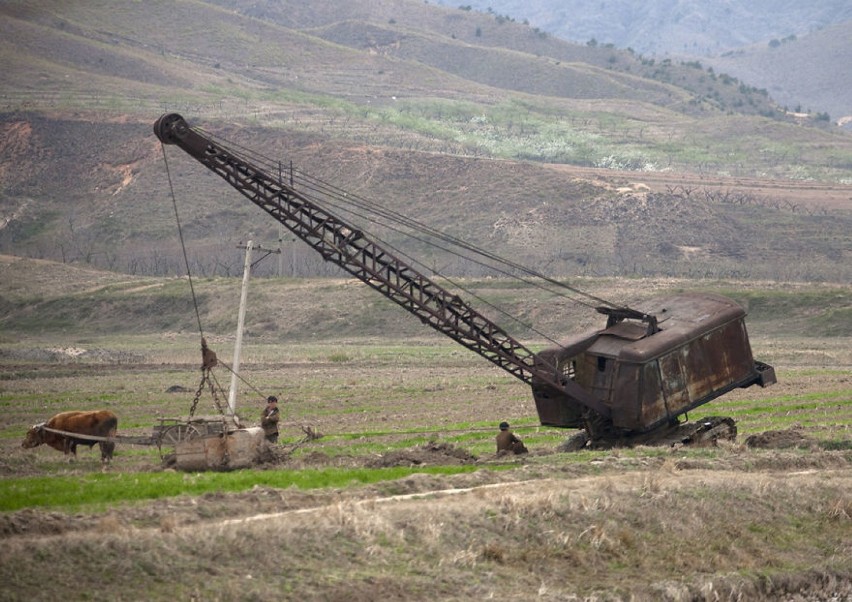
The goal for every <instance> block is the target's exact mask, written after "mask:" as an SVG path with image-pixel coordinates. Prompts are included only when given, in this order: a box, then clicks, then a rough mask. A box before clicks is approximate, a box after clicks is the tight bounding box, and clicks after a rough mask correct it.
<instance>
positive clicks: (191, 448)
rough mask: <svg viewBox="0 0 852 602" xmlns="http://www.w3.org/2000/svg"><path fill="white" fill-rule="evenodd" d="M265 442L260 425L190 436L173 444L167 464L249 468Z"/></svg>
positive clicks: (257, 459) (188, 467)
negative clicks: (171, 453) (173, 449)
mask: <svg viewBox="0 0 852 602" xmlns="http://www.w3.org/2000/svg"><path fill="white" fill-rule="evenodd" d="M265 445H266V441H265V438H264V435H263V429H262V428H260V427H251V428H245V429H238V430H235V431H231V432H228V433H221V434H218V435H216V434H210V435H204V436H200V437H191V438H187V439H184V440H182V441H179V442H178V443H177V444H176V445H175V452H174V456H173V457H170V458H169V466H172V467H174V468H177V469H178V470H234V469H238V468H249V467H251V466H254V465H256V464H258V463H259V462H260V458H261V456H262V454H263V450H264V447H265Z"/></svg>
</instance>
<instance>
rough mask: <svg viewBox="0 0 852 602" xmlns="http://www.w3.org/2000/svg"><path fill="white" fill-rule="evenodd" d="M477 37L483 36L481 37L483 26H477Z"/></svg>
mask: <svg viewBox="0 0 852 602" xmlns="http://www.w3.org/2000/svg"><path fill="white" fill-rule="evenodd" d="M476 37H477V38H481V37H482V28H481V27H477V28H476Z"/></svg>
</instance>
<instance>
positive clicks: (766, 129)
mask: <svg viewBox="0 0 852 602" xmlns="http://www.w3.org/2000/svg"><path fill="white" fill-rule="evenodd" d="M107 6H108V8H109V10H106V8H107ZM0 15H2V16H3V18H2V20H0V24H2V25H0V26H2V28H3V34H4V35H3V36H2V37H0V44H2V45H3V48H4V50H5V51H6V55H5V56H7V57H9V61H8V63H9V68H8V69H4V70H2V71H0V90H2V93H3V94H2V96H0V102H2V103H3V105H4V106H5V109H6V110H5V112H4V113H2V114H0V131H2V138H0V178H2V189H0V218H2V219H0V251H2V252H5V253H11V254H22V255H30V256H34V257H43V258H49V259H54V260H59V261H67V262H79V263H84V264H90V265H94V266H99V267H106V268H109V269H115V270H121V271H126V272H130V273H134V274H174V273H182V272H183V271H184V269H185V268H184V266H183V265H182V263H183V260H182V254H181V252H180V248H179V241H178V237H177V228H176V219H175V211H174V206H173V201H176V202H177V206H178V208H179V214H180V217H181V220H182V222H183V226H184V229H183V234H184V235H185V237H186V240H187V242H188V246H189V252H190V258H191V263H192V266H193V268H194V269H195V270H197V272H198V273H200V274H203V275H209V274H214V273H215V274H234V273H236V272H237V271H238V270H239V269H240V266H241V263H242V261H241V257H240V252H239V251H238V250H237V249H236V246H237V244H238V243H239V242H240V241H244V240H246V239H247V238H248V237H249V236H252V237H254V238H255V239H256V240H262V241H264V242H267V244H270V243H273V242H276V241H277V239H278V238H279V232H278V231H277V226H276V224H275V223H274V222H273V223H270V222H269V221H268V220H265V219H264V218H262V217H261V216H259V215H258V214H257V213H256V212H254V211H253V210H252V208H250V207H246V206H244V205H243V204H242V203H241V201H239V200H238V199H237V198H236V197H235V196H234V193H233V192H232V191H231V190H230V189H229V188H228V187H227V185H225V184H223V183H222V182H217V181H216V180H215V179H214V178H212V177H211V176H210V175H209V174H207V173H205V172H204V170H203V169H201V168H199V167H198V166H197V165H195V164H194V163H193V162H192V161H190V160H189V159H188V158H187V157H185V156H182V155H181V154H180V153H179V152H178V151H176V150H175V149H173V148H172V149H167V150H166V151H165V153H166V159H167V161H168V163H165V162H164V160H163V153H164V150H163V149H162V148H161V147H160V146H159V144H158V142H157V141H156V139H155V138H154V136H153V134H152V132H151V125H152V124H153V122H154V120H155V119H156V118H157V117H158V116H159V115H160V114H162V113H163V112H164V111H179V112H181V113H183V114H184V115H185V116H186V117H187V118H188V119H189V120H190V122H191V123H192V124H193V125H197V126H199V127H202V128H204V129H205V130H207V131H210V132H212V133H214V134H215V135H217V136H221V137H223V138H226V139H228V140H230V141H232V142H233V143H234V144H238V145H241V146H244V147H246V148H249V149H252V150H253V151H255V152H257V153H260V154H262V155H264V156H266V157H268V158H271V159H272V160H273V161H274V162H278V164H279V165H280V166H281V171H282V175H283V173H284V172H286V170H288V169H289V168H290V166H291V165H292V166H293V167H294V168H295V169H299V170H304V171H307V172H309V173H310V174H311V175H313V176H315V177H317V178H319V179H321V180H323V181H324V182H327V183H329V184H330V185H333V186H335V187H338V188H340V189H342V190H346V191H349V192H351V193H353V194H358V195H360V196H363V197H364V198H367V199H370V200H371V201H376V202H378V203H381V204H384V205H386V206H388V207H389V208H391V209H392V210H396V211H399V212H401V213H404V214H406V215H408V216H410V217H411V218H414V219H417V220H420V221H422V222H425V223H427V224H429V225H430V226H433V227H435V228H439V229H444V230H446V231H447V232H448V233H450V234H452V235H454V236H457V237H459V238H461V239H464V240H468V241H470V242H471V243H473V244H475V245H479V246H482V247H485V248H487V249H489V250H490V251H491V252H494V253H497V254H498V255H502V256H509V257H512V258H514V259H516V260H518V261H520V262H523V263H526V264H529V265H533V266H536V267H539V268H541V269H546V270H548V271H550V272H552V273H553V274H556V275H574V274H591V275H613V274H615V275H674V276H693V277H708V276H709V277H716V276H722V277H727V276H733V277H753V278H780V279H798V280H829V281H837V280H844V279H848V278H849V269H850V268H849V265H850V262H849V247H850V245H849V236H850V234H849V232H850V231H852V228H850V227H849V220H850V215H849V211H848V209H849V200H850V198H852V193H850V191H849V181H850V179H849V177H850V163H849V159H848V158H849V156H850V154H852V139H850V138H849V137H848V135H845V134H843V133H841V132H838V131H836V130H834V129H833V128H831V127H830V126H829V125H828V124H824V123H820V122H819V121H814V120H811V121H808V120H805V121H803V122H797V121H795V120H793V119H792V118H791V117H789V116H788V115H785V114H784V112H783V111H781V110H780V108H779V107H775V106H773V105H772V103H771V100H770V99H768V98H767V97H766V96H765V95H763V94H761V93H760V91H759V90H755V89H753V88H751V87H749V86H747V85H745V84H744V83H742V82H738V81H736V80H732V79H731V78H727V79H726V78H724V77H721V76H719V75H717V74H715V73H712V72H710V71H708V70H705V69H704V68H702V67H701V66H700V65H694V64H679V63H677V62H673V61H661V62H654V61H646V60H642V59H640V58H639V57H635V56H633V55H632V54H631V53H629V52H623V51H617V50H615V49H612V48H605V47H590V46H588V45H575V44H569V43H567V42H564V41H560V40H557V39H555V38H553V37H552V36H546V35H541V32H539V31H536V29H535V28H533V27H530V26H529V25H526V24H523V23H517V22H513V21H509V20H505V19H501V18H498V17H496V16H495V15H489V14H484V13H476V12H474V11H467V10H460V9H457V8H454V9H449V8H444V7H438V6H432V5H428V4H423V3H420V2H414V1H407V0H394V1H391V0H387V1H384V2H372V3H366V2H364V3H361V2H353V3H347V4H346V5H345V8H343V9H341V8H340V6H339V3H336V2H312V3H310V4H309V5H308V4H305V3H303V2H295V1H292V2H283V3H276V2H255V3H249V2H244V1H237V0H233V1H230V2H224V1H222V2H176V3H169V4H150V3H136V2H118V3H115V2H110V3H106V2H104V3H98V2H91V3H72V4H68V3H64V2H57V1H54V0H39V1H37V2H20V1H12V2H7V3H4V4H2V5H0ZM166 165H168V166H169V167H170V171H169V172H166V169H165V167H166ZM173 194H174V198H172V195H173ZM359 225H360V226H362V227H363V228H364V229H365V230H367V231H373V230H376V229H378V230H379V232H377V234H379V235H387V236H388V237H389V239H390V241H391V242H392V243H393V244H398V245H400V246H401V247H402V248H406V249H407V250H408V252H410V253H412V255H413V256H415V257H418V258H421V259H422V260H423V261H424V262H426V263H427V264H431V265H434V266H436V267H442V268H447V269H449V271H450V272H451V273H455V274H459V275H481V273H482V272H481V271H480V269H479V268H477V267H474V266H472V265H471V264H470V263H469V262H466V261H465V260H458V259H453V258H449V259H448V258H446V257H442V256H440V254H438V253H437V252H436V251H434V250H433V249H431V248H427V247H424V246H423V245H422V243H420V242H418V241H416V240H413V239H409V238H408V237H407V236H403V235H401V234H397V233H393V232H387V231H384V230H382V228H381V227H378V228H377V226H376V224H372V223H363V224H359ZM281 246H282V248H283V249H284V250H285V254H286V255H287V257H288V261H287V262H286V268H287V269H286V272H287V273H291V274H297V275H308V274H310V275H323V274H329V273H334V272H329V271H328V269H327V268H325V267H324V266H323V265H322V264H321V262H320V261H319V260H318V259H317V258H316V257H314V256H313V255H312V253H311V252H310V251H308V250H307V249H305V248H303V247H301V246H299V245H298V244H294V243H293V242H291V241H290V239H288V238H286V237H285V239H284V240H283V241H282V243H281ZM262 269H266V270H267V271H274V270H273V269H272V268H269V267H265V268H262ZM282 271H285V270H282Z"/></svg>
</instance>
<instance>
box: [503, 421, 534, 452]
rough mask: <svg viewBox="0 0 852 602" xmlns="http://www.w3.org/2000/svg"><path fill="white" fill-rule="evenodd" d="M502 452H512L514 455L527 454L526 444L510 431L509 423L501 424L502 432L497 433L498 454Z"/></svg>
mask: <svg viewBox="0 0 852 602" xmlns="http://www.w3.org/2000/svg"><path fill="white" fill-rule="evenodd" d="M500 452H512V453H513V454H525V453H527V448H526V446H525V445H524V442H523V441H521V440H520V439H518V438H517V437H516V436H515V433H513V432H512V431H510V430H509V423H508V422H501V423H500V432H499V433H497V453H498V454H499V453H500Z"/></svg>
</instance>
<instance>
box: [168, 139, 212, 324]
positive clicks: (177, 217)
mask: <svg viewBox="0 0 852 602" xmlns="http://www.w3.org/2000/svg"><path fill="white" fill-rule="evenodd" d="M160 148H161V149H162V150H163V163H164V164H165V166H166V177H167V178H168V181H169V191H170V192H171V196H172V207H174V210H175V221H176V222H177V229H178V236H179V237H180V248H181V249H182V250H183V262H184V265H186V276H187V278H188V279H189V290H190V292H191V293H192V305H193V307H194V308H195V319H196V320H197V321H198V333H199V334H200V335H201V338H202V339H203V338H204V329H203V328H202V327H201V313H200V312H199V311H198V299H197V298H196V296H195V286H194V285H193V283H192V271H191V270H190V269H189V257H188V256H187V254H186V243H185V242H184V239H183V229H182V228H181V225H180V214H179V213H178V206H177V197H176V196H175V187H174V184H173V183H172V172H171V170H170V169H169V161H168V158H167V157H166V145H165V144H163V143H162V142H160Z"/></svg>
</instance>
